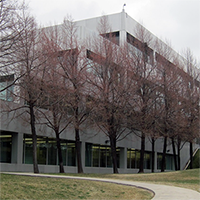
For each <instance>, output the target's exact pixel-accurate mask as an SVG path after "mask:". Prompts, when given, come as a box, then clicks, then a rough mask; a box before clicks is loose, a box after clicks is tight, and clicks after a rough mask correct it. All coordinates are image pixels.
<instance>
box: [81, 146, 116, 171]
mask: <svg viewBox="0 0 200 200" xmlns="http://www.w3.org/2000/svg"><path fill="white" fill-rule="evenodd" d="M116 153H117V167H118V168H119V167H120V166H119V163H120V162H119V161H120V149H119V148H117V149H116ZM85 166H86V167H108V168H109V167H112V156H111V148H110V147H109V146H105V145H98V144H91V143H86V145H85Z"/></svg>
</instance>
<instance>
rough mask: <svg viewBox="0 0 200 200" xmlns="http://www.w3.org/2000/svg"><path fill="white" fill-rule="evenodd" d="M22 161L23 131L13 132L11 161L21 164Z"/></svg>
mask: <svg viewBox="0 0 200 200" xmlns="http://www.w3.org/2000/svg"><path fill="white" fill-rule="evenodd" d="M22 161H23V133H13V134H12V153H11V163H17V164H22Z"/></svg>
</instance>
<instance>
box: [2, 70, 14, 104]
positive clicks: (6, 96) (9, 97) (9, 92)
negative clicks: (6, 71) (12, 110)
mask: <svg viewBox="0 0 200 200" xmlns="http://www.w3.org/2000/svg"><path fill="white" fill-rule="evenodd" d="M13 81H14V74H13V75H8V76H1V77H0V90H3V91H2V92H0V99H2V100H5V101H13V92H14V85H12V83H13ZM9 85H10V87H8V86H9ZM7 87H8V88H7ZM5 88H7V89H5ZM4 89H5V90H4Z"/></svg>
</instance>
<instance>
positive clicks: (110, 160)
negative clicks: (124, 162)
mask: <svg viewBox="0 0 200 200" xmlns="http://www.w3.org/2000/svg"><path fill="white" fill-rule="evenodd" d="M106 156H107V167H112V156H111V148H110V147H107V151H106Z"/></svg>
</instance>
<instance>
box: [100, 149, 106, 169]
mask: <svg viewBox="0 0 200 200" xmlns="http://www.w3.org/2000/svg"><path fill="white" fill-rule="evenodd" d="M106 157H107V151H106V147H104V146H100V167H106Z"/></svg>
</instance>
